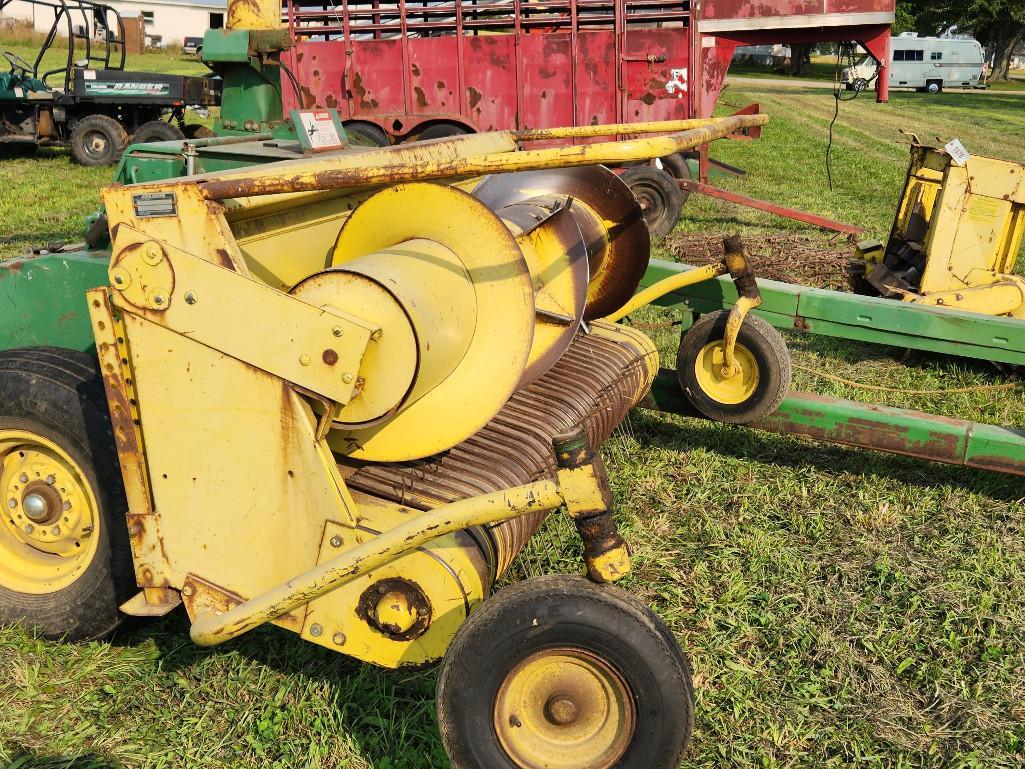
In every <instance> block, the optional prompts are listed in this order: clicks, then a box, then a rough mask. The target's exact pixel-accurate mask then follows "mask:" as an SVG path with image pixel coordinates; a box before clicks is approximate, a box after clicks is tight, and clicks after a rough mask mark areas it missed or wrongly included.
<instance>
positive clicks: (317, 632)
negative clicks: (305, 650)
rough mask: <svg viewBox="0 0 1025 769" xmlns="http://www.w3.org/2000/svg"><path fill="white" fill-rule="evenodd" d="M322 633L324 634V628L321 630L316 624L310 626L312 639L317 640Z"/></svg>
mask: <svg viewBox="0 0 1025 769" xmlns="http://www.w3.org/2000/svg"><path fill="white" fill-rule="evenodd" d="M323 632H324V628H322V627H321V626H320V625H318V624H317V623H313V624H312V625H310V635H311V636H313V637H314V638H317V637H318V636H320V634H321V633H323Z"/></svg>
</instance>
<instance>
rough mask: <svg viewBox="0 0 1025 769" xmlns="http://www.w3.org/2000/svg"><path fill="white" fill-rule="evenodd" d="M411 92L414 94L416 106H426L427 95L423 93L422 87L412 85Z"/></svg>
mask: <svg viewBox="0 0 1025 769" xmlns="http://www.w3.org/2000/svg"><path fill="white" fill-rule="evenodd" d="M413 93H415V94H416V106H418V107H420V108H421V109H422V108H424V107H426V106H427V96H426V95H425V94H424V89H423V88H421V87H420V86H414V88H413Z"/></svg>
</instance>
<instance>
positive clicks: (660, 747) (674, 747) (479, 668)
mask: <svg viewBox="0 0 1025 769" xmlns="http://www.w3.org/2000/svg"><path fill="white" fill-rule="evenodd" d="M437 711H438V722H439V726H440V729H441V736H442V741H443V742H444V744H445V749H446V751H447V752H448V755H449V758H450V759H451V762H452V766H453V768H454V769H611V767H621V768H623V769H676V768H677V767H678V766H679V764H680V756H681V755H682V753H683V751H684V748H685V747H686V745H687V742H688V740H689V739H690V735H691V731H692V728H693V720H694V718H693V713H694V705H693V689H692V684H691V673H690V666H689V665H688V663H687V659H686V657H684V655H683V652H682V651H681V650H680V647H679V645H678V644H677V643H676V639H675V638H674V637H673V635H672V633H671V632H670V631H669V629H668V628H667V627H666V626H665V625H664V624H663V623H662V621H661V620H660V619H659V618H658V617H657V616H655V615H654V614H653V613H652V612H651V611H650V610H649V609H648V608H647V607H645V606H644V605H643V604H641V603H640V602H639V601H638V600H637V599H636V598H635V597H634V596H632V595H631V594H630V593H628V592H626V591H625V590H623V589H621V588H618V587H614V586H608V585H602V586H599V585H595V584H594V583H592V582H589V581H588V580H586V579H584V578H583V577H573V576H550V577H541V578H537V579H531V580H526V581H524V582H520V583H517V584H515V585H512V586H510V587H507V588H505V589H504V590H502V591H500V592H499V593H497V594H496V595H495V596H494V597H492V598H490V599H488V600H486V601H485V602H484V603H483V604H482V605H481V607H480V608H479V609H478V610H477V611H475V612H474V613H473V614H471V615H470V617H469V618H468V620H467V621H466V622H465V623H464V624H463V626H462V627H461V628H460V629H459V631H458V632H457V633H456V636H455V638H454V640H453V642H452V646H451V647H450V648H449V650H448V652H447V654H446V655H445V659H444V661H443V662H442V668H441V674H440V677H439V680H438V694H437Z"/></svg>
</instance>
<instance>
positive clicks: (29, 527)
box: [24, 523, 36, 534]
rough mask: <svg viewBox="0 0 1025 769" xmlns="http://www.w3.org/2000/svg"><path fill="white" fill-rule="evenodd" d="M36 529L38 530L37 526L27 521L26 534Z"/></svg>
mask: <svg viewBox="0 0 1025 769" xmlns="http://www.w3.org/2000/svg"><path fill="white" fill-rule="evenodd" d="M35 530H36V527H35V526H33V525H32V524H31V523H26V524H25V528H24V531H25V533H26V534H31V533H32V532H33V531H35Z"/></svg>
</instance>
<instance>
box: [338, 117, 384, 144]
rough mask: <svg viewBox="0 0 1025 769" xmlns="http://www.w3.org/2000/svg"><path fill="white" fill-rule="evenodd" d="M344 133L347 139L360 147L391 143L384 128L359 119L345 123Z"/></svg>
mask: <svg viewBox="0 0 1025 769" xmlns="http://www.w3.org/2000/svg"><path fill="white" fill-rule="evenodd" d="M344 127H345V133H346V134H347V135H348V137H349V141H350V142H352V143H353V144H355V145H357V146H360V147H387V146H388V145H389V144H391V141H390V140H389V139H388V134H387V133H385V131H384V129H383V128H381V127H380V126H378V125H374V124H373V123H367V122H364V121H361V120H356V121H353V122H352V123H345V125H344Z"/></svg>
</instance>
